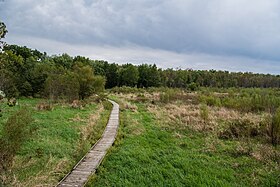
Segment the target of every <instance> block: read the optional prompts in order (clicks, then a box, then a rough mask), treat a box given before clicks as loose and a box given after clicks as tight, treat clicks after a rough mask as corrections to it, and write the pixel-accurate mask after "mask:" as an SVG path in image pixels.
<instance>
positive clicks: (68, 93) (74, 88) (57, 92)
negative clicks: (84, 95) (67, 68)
mask: <svg viewBox="0 0 280 187" xmlns="http://www.w3.org/2000/svg"><path fill="white" fill-rule="evenodd" d="M79 92H80V85H79V82H78V79H77V78H76V75H75V74H74V73H72V72H65V73H63V74H52V75H49V76H48V78H47V80H46V87H45V93H46V94H47V95H48V97H49V98H50V99H51V100H58V99H66V100H67V101H68V102H72V101H73V100H75V99H78V98H79Z"/></svg>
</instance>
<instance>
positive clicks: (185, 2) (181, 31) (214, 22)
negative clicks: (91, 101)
mask: <svg viewBox="0 0 280 187" xmlns="http://www.w3.org/2000/svg"><path fill="white" fill-rule="evenodd" d="M279 9H280V2H279V1H278V0H270V1H267V0H254V2H252V1H249V0H211V1H209V0H200V1H197V0H114V1H111V0H40V1H36V0H24V1H23V0H5V1H4V2H0V18H2V19H3V20H4V21H5V23H6V24H7V26H8V30H9V34H8V35H7V37H8V38H9V37H12V36H13V37H14V36H23V35H24V36H33V37H37V38H41V39H45V40H51V41H57V42H61V43H66V44H69V45H75V46H87V47H89V46H98V47H100V48H104V47H106V46H107V47H108V46H110V47H112V48H114V49H117V48H119V49H129V48H133V47H135V46H137V47H138V48H141V49H143V48H145V49H149V50H152V51H154V50H157V51H167V52H170V53H172V54H180V55H183V56H184V55H185V56H189V55H190V54H196V56H197V55H198V54H200V56H204V58H203V59H204V60H205V62H204V63H203V64H205V67H209V66H210V64H211V63H212V64H213V60H214V59H217V58H208V57H207V56H211V57H215V56H216V57H226V58H228V59H238V60H244V61H243V63H245V62H246V63H248V61H247V60H245V59H253V60H252V61H250V64H247V65H251V64H252V63H254V62H256V63H257V65H256V66H257V67H258V66H259V65H261V66H270V67H268V69H272V70H273V68H272V67H274V66H275V64H276V66H277V65H280V63H277V61H280V56H279V49H280V35H279V33H280V24H279V23H280V12H279ZM48 50H51V49H48ZM112 58H113V57H112ZM143 58H144V57H143ZM206 60H208V61H210V62H209V63H208V62H207V61H206ZM217 60H219V58H218V59H217ZM173 61H174V62H175V61H176V59H173ZM227 62H228V63H231V64H230V65H228V64H225V66H227V67H229V68H230V66H232V67H236V68H234V69H237V70H238V65H239V66H240V70H242V69H244V68H242V67H243V66H246V64H242V62H238V63H237V62H236V61H235V60H232V61H227ZM268 62H270V63H268ZM272 62H273V63H272ZM178 63H179V62H178ZM184 63H185V62H184ZM271 64H274V65H273V66H272V65H271ZM173 66H174V67H176V66H179V64H175V63H174V65H173ZM199 67H202V68H203V67H204V66H199ZM254 67H255V66H251V67H248V68H247V69H249V70H250V68H251V69H252V71H255V70H254V69H253V68H254ZM213 68H214V66H213ZM203 69H205V68H203ZM262 69H263V68H262ZM273 72H275V71H273ZM278 73H280V71H278Z"/></svg>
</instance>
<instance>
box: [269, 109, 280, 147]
mask: <svg viewBox="0 0 280 187" xmlns="http://www.w3.org/2000/svg"><path fill="white" fill-rule="evenodd" d="M270 135H271V143H272V144H273V145H277V144H280V107H279V108H278V109H277V110H276V112H275V114H274V116H273V118H272V123H271V129H270Z"/></svg>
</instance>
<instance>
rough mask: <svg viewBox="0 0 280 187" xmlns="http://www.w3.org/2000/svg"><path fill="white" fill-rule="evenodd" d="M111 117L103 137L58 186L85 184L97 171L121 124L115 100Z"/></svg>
mask: <svg viewBox="0 0 280 187" xmlns="http://www.w3.org/2000/svg"><path fill="white" fill-rule="evenodd" d="M110 102H111V103H112V104H113V109H112V112H111V115H110V119H109V121H108V124H107V126H106V129H105V131H104V132H103V135H102V137H101V139H100V140H99V141H98V142H97V143H96V144H95V145H94V146H93V147H92V148H91V150H90V151H89V152H88V153H87V155H85V156H84V157H83V158H82V160H81V161H80V162H79V163H78V164H77V165H76V166H75V167H74V168H73V170H72V171H71V172H70V173H69V174H68V175H66V176H65V177H64V178H63V179H62V180H61V181H60V183H59V184H58V185H57V187H62V186H64V187H70V186H83V185H84V184H85V183H86V182H87V180H88V178H89V176H90V175H91V174H93V173H95V171H96V169H97V167H98V166H99V164H100V163H101V161H102V159H103V158H104V157H105V155H106V153H107V150H108V149H109V148H110V147H111V146H112V144H113V143H114V141H115V138H116V135H117V130H118V126H119V105H118V104H117V103H115V102H114V101H110Z"/></svg>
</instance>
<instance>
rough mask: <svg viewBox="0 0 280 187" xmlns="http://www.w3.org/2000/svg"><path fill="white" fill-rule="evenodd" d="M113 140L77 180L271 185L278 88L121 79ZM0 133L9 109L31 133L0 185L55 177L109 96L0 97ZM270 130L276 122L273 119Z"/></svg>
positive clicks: (78, 153) (76, 155)
mask: <svg viewBox="0 0 280 187" xmlns="http://www.w3.org/2000/svg"><path fill="white" fill-rule="evenodd" d="M108 97H109V98H110V99H112V100H115V101H116V102H118V103H119V104H120V128H119V130H118V135H117V139H116V142H115V143H114V145H113V147H112V148H111V149H110V150H109V152H108V154H107V156H106V157H105V159H104V160H103V162H102V163H101V165H100V167H99V168H98V170H97V171H96V173H95V174H94V175H92V176H91V177H90V180H89V181H88V183H87V184H86V186H279V185H280V146H279V143H280V142H279V140H280V139H279V136H280V133H279V132H278V131H277V127H278V126H273V125H275V124H276V125H277V124H278V123H275V120H276V121H277V114H278V112H279V110H278V108H279V106H280V104H279V103H280V102H279V101H280V90H278V89H259V88H258V89H257V88H250V89H244V88H243V89H239V88H230V89H221V88H200V89H199V90H197V91H189V90H183V89H169V88H148V89H139V88H130V87H120V88H113V89H111V90H108ZM1 109H2V117H1V118H0V122H1V123H0V124H1V131H0V135H1V136H0V137H2V136H4V135H5V134H3V132H4V130H3V127H4V126H5V124H6V123H7V122H8V121H9V118H11V117H12V116H13V115H14V114H15V112H16V111H21V110H25V111H29V113H30V115H31V117H32V123H31V126H30V127H31V129H33V130H32V133H31V134H28V136H30V137H29V138H28V140H27V141H25V142H24V144H23V145H22V147H21V148H20V149H19V150H18V151H17V153H16V155H15V158H14V159H13V163H12V165H11V167H10V168H9V170H7V171H5V172H4V173H3V174H2V175H1V180H2V181H4V182H5V185H8V186H9V185H10V186H55V185H56V184H57V183H58V181H59V180H60V179H61V178H63V177H64V176H65V175H66V174H67V173H68V172H69V171H70V170H71V168H72V167H73V166H74V165H75V163H76V162H77V161H79V159H80V158H81V157H82V156H83V155H84V154H85V153H86V152H87V151H88V150H89V148H90V147H91V145H92V144H94V143H95V142H96V141H97V140H98V139H99V138H100V136H101V134H102V132H103V130H104V127H105V125H106V123H107V120H108V117H109V113H110V110H111V105H109V104H108V103H107V102H104V101H102V102H100V100H96V98H88V99H86V100H84V101H80V104H79V105H78V107H77V106H76V107H73V105H72V104H69V103H67V102H64V101H56V102H50V101H49V100H44V99H35V98H21V99H19V100H18V105H16V106H15V107H9V106H8V105H7V104H6V102H4V101H3V100H2V102H1ZM278 129H279V128H278Z"/></svg>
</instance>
